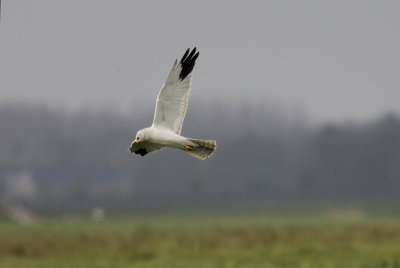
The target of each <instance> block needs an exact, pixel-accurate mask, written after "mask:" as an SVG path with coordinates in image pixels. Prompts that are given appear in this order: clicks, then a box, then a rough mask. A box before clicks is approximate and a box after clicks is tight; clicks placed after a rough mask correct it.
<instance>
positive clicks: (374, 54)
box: [0, 0, 400, 120]
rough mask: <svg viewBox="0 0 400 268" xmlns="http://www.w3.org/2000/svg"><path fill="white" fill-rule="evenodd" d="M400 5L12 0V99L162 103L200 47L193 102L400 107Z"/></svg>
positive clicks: (2, 92) (7, 88)
mask: <svg viewBox="0 0 400 268" xmlns="http://www.w3.org/2000/svg"><path fill="white" fill-rule="evenodd" d="M399 14H400V1H365V0H363V1H361V0H360V1H349V0H346V1H320V0H316V1H281V0H279V1H169V3H168V4H167V1H140V2H136V1H128V0H126V1H110V0H107V1H101V0H85V1H82V0H75V1H73V0H69V1H55V0H35V1H32V0H18V1H16V0H2V18H1V24H0V103H4V102H14V101H17V102H20V101H23V102H33V103H45V104H47V105H52V106H60V107H63V108H68V109H71V110H73V109H77V108H78V109H81V108H82V107H86V106H89V107H100V108H101V107H107V108H108V109H115V110H120V111H135V110H136V109H139V108H141V107H144V105H146V106H149V105H151V106H154V104H155V98H156V96H157V94H158V90H159V88H160V87H161V85H162V84H163V83H164V80H165V78H166V77H167V75H168V72H169V70H170V68H171V66H172V63H173V60H174V59H175V58H180V57H181V56H182V54H183V52H184V51H185V49H187V48H188V47H193V46H197V48H198V50H199V51H200V57H199V59H198V62H197V65H196V67H195V73H194V80H193V84H192V93H191V102H197V101H199V102H200V101H203V102H205V101H206V102H208V103H212V101H210V100H218V101H225V102H233V103H234V104H233V105H237V103H239V102H241V101H242V100H243V99H245V100H246V102H258V103H263V102H264V101H265V102H266V103H268V102H277V103H280V104H282V105H284V106H287V107H302V108H304V110H306V112H307V113H308V114H309V115H311V116H312V118H314V119H316V120H332V119H333V120H341V119H349V118H354V119H366V118H370V117H376V116H379V115H380V114H382V113H384V112H387V111H389V110H392V111H396V112H399V113H400V34H399V30H400V15H399Z"/></svg>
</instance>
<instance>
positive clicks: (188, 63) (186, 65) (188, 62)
mask: <svg viewBox="0 0 400 268" xmlns="http://www.w3.org/2000/svg"><path fill="white" fill-rule="evenodd" d="M189 52H190V48H188V49H187V50H186V52H185V54H183V57H182V59H181V61H180V64H181V66H182V70H181V73H180V74H179V79H180V80H183V79H185V78H186V76H188V75H189V74H190V73H191V72H192V71H193V68H194V65H195V64H196V59H197V58H198V57H199V54H200V53H199V52H197V53H196V47H194V48H193V50H192V51H191V52H190V54H189Z"/></svg>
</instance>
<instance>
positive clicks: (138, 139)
mask: <svg viewBox="0 0 400 268" xmlns="http://www.w3.org/2000/svg"><path fill="white" fill-rule="evenodd" d="M143 140H144V133H143V132H142V131H141V130H139V131H138V132H137V133H136V138H135V140H134V141H133V142H134V143H139V142H142V141H143Z"/></svg>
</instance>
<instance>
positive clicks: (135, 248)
mask: <svg viewBox="0 0 400 268" xmlns="http://www.w3.org/2000/svg"><path fill="white" fill-rule="evenodd" d="M0 267H2V268H3V267H4V268H6V267H27V268H30V267H43V268H45V267H61V268H62V267H145V268H146V267H400V214H399V213H398V210H397V211H396V210H393V211H386V212H382V211H381V210H368V211H363V210H359V209H330V210H300V211H298V210H281V211H271V210H270V211H253V212H239V213H237V212H224V213H217V212H207V213H206V212H199V213H183V212H182V213H153V214H149V213H137V214H131V215H125V216H123V215H114V216H109V217H106V219H105V220H103V221H99V222H96V221H93V220H91V219H89V218H86V217H71V216H69V217H67V216H64V217H53V218H47V219H46V220H42V221H41V222H39V223H37V224H33V225H28V226H23V225H15V224H13V223H11V222H7V221H0Z"/></svg>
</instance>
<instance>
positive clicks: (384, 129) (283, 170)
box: [0, 103, 400, 210]
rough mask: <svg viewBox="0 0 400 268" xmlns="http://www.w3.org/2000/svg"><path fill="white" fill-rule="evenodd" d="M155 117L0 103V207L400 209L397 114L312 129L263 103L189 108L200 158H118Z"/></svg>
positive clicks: (298, 115)
mask: <svg viewBox="0 0 400 268" xmlns="http://www.w3.org/2000/svg"><path fill="white" fill-rule="evenodd" d="M152 117H153V110H152V109H151V110H150V109H149V110H146V111H142V112H140V113H138V112H137V111H136V112H135V109H133V112H132V115H131V116H127V115H122V114H117V113H113V112H110V111H93V110H87V111H79V112H73V113H71V112H64V111H62V110H57V109H51V108H45V107H42V106H32V105H22V104H20V105H16V104H14V105H11V104H10V105H5V104H4V105H2V106H0V127H1V130H0V202H5V203H19V204H22V205H25V206H29V207H32V208H36V209H47V210H82V209H87V208H91V207H93V206H101V207H106V208H110V209H111V208H113V209H126V208H139V209H140V208H148V207H154V208H163V207H169V208H170V207H195V206H197V207H210V206H221V207H237V206H257V205H260V206H263V205H277V204H309V203H318V204H319V203H327V204H339V203H340V204H342V203H351V202H361V203H365V202H370V203H371V202H372V203H374V202H396V201H400V195H399V192H400V118H399V117H398V116H397V115H395V114H391V113H388V114H386V115H382V117H380V118H377V119H371V120H370V121H367V122H350V121H348V122H342V123H324V124H321V123H320V124H311V123H309V122H308V120H307V116H305V115H304V113H302V112H301V110H300V111H296V110H292V111H289V112H288V111H285V110H284V109H282V108H279V107H278V106H277V105H271V104H266V105H263V104H250V103H249V104H242V105H238V106H235V107H233V106H227V105H225V104H224V103H214V104H207V105H204V104H200V103H197V104H196V103H194V104H191V106H190V107H189V110H188V114H187V116H186V120H185V124H184V127H183V132H182V134H183V135H184V136H186V137H192V138H204V139H216V140H217V145H218V148H217V151H216V153H215V154H214V155H213V157H212V158H210V159H208V160H206V161H200V160H197V159H195V158H193V157H191V156H189V155H187V154H185V153H184V152H182V151H180V150H174V149H163V150H161V151H158V152H156V153H153V154H150V155H147V156H145V157H141V156H139V155H135V154H130V153H129V152H127V148H128V147H129V145H130V143H131V141H132V139H133V138H134V136H135V134H136V131H137V130H138V129H140V128H143V127H146V126H149V125H150V124H151V121H152Z"/></svg>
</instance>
